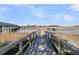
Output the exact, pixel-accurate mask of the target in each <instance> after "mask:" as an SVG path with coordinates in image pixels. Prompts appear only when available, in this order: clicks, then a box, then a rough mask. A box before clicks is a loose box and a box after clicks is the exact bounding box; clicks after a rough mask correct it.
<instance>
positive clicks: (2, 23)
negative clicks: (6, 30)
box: [0, 22, 18, 27]
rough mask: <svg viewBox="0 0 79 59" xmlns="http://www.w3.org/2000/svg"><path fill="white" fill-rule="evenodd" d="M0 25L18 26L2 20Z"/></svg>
mask: <svg viewBox="0 0 79 59" xmlns="http://www.w3.org/2000/svg"><path fill="white" fill-rule="evenodd" d="M0 26H6V27H10V26H11V27H14V26H15V27H17V26H18V25H15V24H11V23H4V22H0Z"/></svg>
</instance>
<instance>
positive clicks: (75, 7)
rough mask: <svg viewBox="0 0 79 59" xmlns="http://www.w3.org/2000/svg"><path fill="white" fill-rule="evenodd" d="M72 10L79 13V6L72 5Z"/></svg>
mask: <svg viewBox="0 0 79 59" xmlns="http://www.w3.org/2000/svg"><path fill="white" fill-rule="evenodd" d="M70 8H71V9H74V10H76V11H79V4H74V5H71V6H70Z"/></svg>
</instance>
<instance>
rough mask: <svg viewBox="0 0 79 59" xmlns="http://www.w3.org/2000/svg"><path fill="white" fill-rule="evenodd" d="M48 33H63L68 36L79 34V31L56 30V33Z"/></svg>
mask: <svg viewBox="0 0 79 59" xmlns="http://www.w3.org/2000/svg"><path fill="white" fill-rule="evenodd" d="M48 31H49V32H52V33H56V32H63V33H67V34H79V30H56V31H52V30H48Z"/></svg>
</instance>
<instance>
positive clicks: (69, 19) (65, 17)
mask: <svg viewBox="0 0 79 59" xmlns="http://www.w3.org/2000/svg"><path fill="white" fill-rule="evenodd" d="M63 17H64V20H66V21H73V20H75V19H74V18H73V17H72V16H70V15H64V16H63Z"/></svg>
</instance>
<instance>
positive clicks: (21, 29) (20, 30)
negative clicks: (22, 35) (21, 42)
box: [17, 29, 36, 33]
mask: <svg viewBox="0 0 79 59" xmlns="http://www.w3.org/2000/svg"><path fill="white" fill-rule="evenodd" d="M34 31H36V30H27V29H25V30H22V29H21V30H18V31H17V32H26V33H27V32H28V33H29V32H34Z"/></svg>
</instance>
